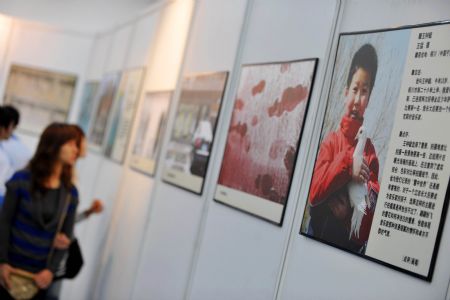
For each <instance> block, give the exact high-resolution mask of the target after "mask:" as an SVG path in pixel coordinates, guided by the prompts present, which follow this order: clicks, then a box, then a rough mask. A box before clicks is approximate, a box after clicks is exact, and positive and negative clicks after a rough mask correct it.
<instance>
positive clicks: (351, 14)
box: [279, 0, 450, 299]
mask: <svg viewBox="0 0 450 300" xmlns="http://www.w3.org/2000/svg"><path fill="white" fill-rule="evenodd" d="M445 19H447V20H448V19H450V2H448V1H422V0H419V1H407V0H404V1H391V0H381V1H373V2H372V1H358V0H350V1H347V3H345V6H344V11H343V14H342V16H341V20H342V22H341V24H340V27H339V28H338V32H351V31H359V30H368V29H378V28H389V27H395V26H400V25H408V24H417V23H425V22H433V21H440V20H445ZM331 63H333V62H332V61H331ZM330 73H331V72H330ZM325 88H326V87H325ZM325 99H326V95H325V97H322V98H321V103H322V107H321V109H324V105H325V104H326V101H325ZM322 111H323V110H322ZM320 127H321V124H320V121H319V122H317V123H316V124H315V129H314V131H315V132H317V133H319V132H320ZM318 136H319V134H317V135H316V137H315V138H314V141H313V142H312V143H311V147H312V149H316V147H317V143H318ZM312 154H313V155H314V153H312ZM313 163H314V161H313V159H311V163H309V164H307V167H306V168H305V170H306V171H305V174H306V175H305V176H306V178H310V176H311V172H312V168H313ZM308 182H309V179H308V180H303V183H302V185H301V186H300V188H301V190H302V191H301V192H300V199H299V206H298V209H297V212H296V218H295V222H294V226H293V228H292V232H291V238H290V245H289V250H288V253H287V258H286V263H285V270H284V271H285V272H284V274H283V275H284V276H283V278H282V286H281V289H280V297H279V298H280V299H298V298H299V296H301V297H304V298H305V299H333V298H339V299H362V298H364V299H445V297H446V293H447V288H448V284H449V278H450V268H449V266H450V259H449V257H448V255H447V253H449V251H450V224H449V222H448V220H447V222H446V224H445V228H444V231H443V235H442V240H441V245H440V249H439V253H438V257H437V261H436V268H435V270H434V276H433V280H432V282H431V283H428V282H425V281H423V280H419V279H416V278H414V277H411V276H408V275H405V274H403V273H400V272H398V271H395V270H393V269H390V268H387V267H384V266H382V265H380V264H377V263H373V262H371V261H368V260H365V259H362V258H359V257H357V256H355V255H352V254H349V253H346V252H344V251H340V250H337V249H335V248H332V247H329V246H327V245H324V244H322V243H319V242H316V241H314V240H312V239H307V238H306V237H304V236H300V235H299V234H298V232H299V229H300V223H301V218H302V216H303V210H304V206H305V202H306V198H307V193H308Z"/></svg>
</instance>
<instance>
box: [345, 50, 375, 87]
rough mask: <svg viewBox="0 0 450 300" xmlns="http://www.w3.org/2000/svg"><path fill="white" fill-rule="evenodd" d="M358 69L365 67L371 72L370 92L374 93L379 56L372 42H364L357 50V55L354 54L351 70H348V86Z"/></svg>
mask: <svg viewBox="0 0 450 300" xmlns="http://www.w3.org/2000/svg"><path fill="white" fill-rule="evenodd" d="M358 69H363V70H365V71H366V72H367V73H369V75H370V93H372V89H373V85H374V83H375V78H376V77H377V70H378V58H377V51H376V50H375V48H374V47H373V46H372V45H371V44H364V45H363V46H361V48H359V49H358V51H356V53H355V55H353V59H352V64H351V65H350V71H349V72H348V77H347V88H349V87H350V84H351V83H352V78H353V75H354V74H355V73H356V71H358Z"/></svg>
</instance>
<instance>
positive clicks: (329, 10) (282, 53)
mask: <svg viewBox="0 0 450 300" xmlns="http://www.w3.org/2000/svg"><path fill="white" fill-rule="evenodd" d="M335 7H336V5H335V1H332V0H330V1H309V0H303V1H298V0H284V1H275V2H274V1H269V0H266V1H264V0H259V1H254V3H253V6H252V8H251V11H250V14H249V16H248V19H247V23H248V24H247V32H246V35H245V37H244V39H243V42H242V44H241V45H240V46H241V47H242V57H241V58H239V60H238V61H237V64H238V65H240V64H245V63H264V62H271V61H283V60H294V59H303V58H312V57H318V58H319V65H318V71H317V75H316V83H315V86H314V90H313V93H312V98H311V100H310V101H311V105H310V110H311V111H314V109H315V107H316V106H317V103H318V96H319V91H320V86H321V83H322V80H321V79H322V77H323V74H324V65H323V63H322V62H323V61H324V59H325V57H326V55H327V51H326V50H327V44H328V40H329V36H330V34H331V32H332V28H333V18H334V14H335V12H336V10H335ZM268 20H271V21H270V22H268ZM311 29H313V30H311ZM232 76H233V78H234V79H232V80H234V81H236V80H238V78H239V70H235V72H234V73H233V75H232ZM234 93H235V92H234V90H233V91H229V93H228V95H227V98H226V101H227V106H228V108H227V110H226V115H224V116H223V119H222V120H221V122H222V124H223V126H222V128H221V131H220V133H219V135H218V138H219V140H220V143H219V144H218V147H217V152H218V154H217V156H216V159H214V160H212V165H211V166H212V167H213V170H214V171H213V172H212V173H211V181H210V182H211V185H213V187H212V188H210V189H209V193H208V195H207V201H208V202H209V209H208V212H207V218H206V222H205V225H204V233H203V237H202V240H201V246H200V249H199V254H198V262H197V265H196V268H195V272H194V273H193V276H192V278H191V281H192V287H191V291H190V294H189V297H190V299H272V298H273V297H274V295H275V293H276V291H277V281H278V274H279V272H280V271H281V267H282V263H283V255H284V251H285V248H286V242H287V239H288V236H289V234H290V230H289V228H290V224H291V222H292V219H293V214H294V210H295V207H296V203H297V192H298V191H297V190H298V184H297V183H298V182H299V181H300V178H301V175H302V174H301V172H300V170H302V168H303V165H304V163H305V155H306V150H307V147H306V145H307V144H308V143H307V142H306V143H303V144H302V145H301V147H300V149H299V158H298V162H297V167H296V172H295V173H294V178H293V182H294V184H293V186H292V189H291V193H290V197H289V199H288V202H287V209H286V214H285V219H284V224H283V226H282V227H278V226H275V225H273V224H270V223H268V222H265V221H263V220H261V219H258V218H255V217H253V216H250V215H247V214H244V213H242V212H240V211H237V210H234V209H232V208H229V207H226V206H224V205H221V204H219V203H217V202H214V201H212V199H213V196H214V192H215V188H214V186H215V184H216V182H217V177H218V172H219V169H220V165H221V157H222V153H223V149H224V144H225V139H226V133H227V129H228V124H229V119H230V113H231V108H232V105H233V102H234ZM311 111H310V112H309V113H308V117H307V122H306V124H305V126H306V129H305V131H308V129H309V130H310V128H311V121H312V120H313V118H312V115H313V113H311ZM307 139H308V134H307V132H306V133H305V134H304V136H303V140H304V141H307Z"/></svg>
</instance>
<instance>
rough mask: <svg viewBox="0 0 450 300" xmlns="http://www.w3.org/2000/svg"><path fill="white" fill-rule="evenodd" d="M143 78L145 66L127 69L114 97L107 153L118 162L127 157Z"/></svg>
mask: <svg viewBox="0 0 450 300" xmlns="http://www.w3.org/2000/svg"><path fill="white" fill-rule="evenodd" d="M143 78H144V69H143V68H139V69H134V70H129V71H125V72H124V73H123V74H122V78H121V79H120V84H119V89H118V91H117V93H116V96H115V99H114V107H113V117H112V120H111V126H110V127H109V132H108V138H107V139H106V148H105V155H106V156H107V157H109V158H111V159H112V160H113V161H115V162H118V163H122V162H123V159H124V157H125V152H126V150H127V146H128V139H129V136H130V133H131V128H132V125H133V119H134V115H135V111H136V105H137V102H138V99H139V96H140V92H141V86H142V80H143Z"/></svg>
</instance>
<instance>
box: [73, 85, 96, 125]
mask: <svg viewBox="0 0 450 300" xmlns="http://www.w3.org/2000/svg"><path fill="white" fill-rule="evenodd" d="M98 85H99V82H98V81H94V80H93V81H88V82H86V83H85V85H84V90H83V96H82V98H81V109H80V113H79V115H78V121H77V123H78V125H80V127H81V128H82V129H83V131H84V132H85V133H88V132H89V125H90V123H91V119H92V114H93V111H94V108H95V102H94V100H95V98H94V97H95V94H96V93H97V89H98Z"/></svg>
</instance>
